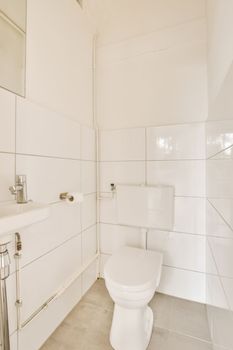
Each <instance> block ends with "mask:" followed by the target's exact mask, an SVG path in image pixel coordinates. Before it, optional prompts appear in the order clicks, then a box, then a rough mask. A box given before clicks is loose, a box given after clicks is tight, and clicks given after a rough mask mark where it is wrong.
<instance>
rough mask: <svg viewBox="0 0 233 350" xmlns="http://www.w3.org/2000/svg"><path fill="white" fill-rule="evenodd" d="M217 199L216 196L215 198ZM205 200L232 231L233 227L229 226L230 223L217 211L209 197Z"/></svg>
mask: <svg viewBox="0 0 233 350" xmlns="http://www.w3.org/2000/svg"><path fill="white" fill-rule="evenodd" d="M217 199H218V198H217ZM207 202H208V203H209V204H210V205H211V207H212V208H213V209H214V210H215V211H216V213H217V214H218V215H219V216H220V218H221V219H222V220H223V221H224V223H225V224H226V225H227V227H228V228H229V229H230V230H231V231H233V228H232V227H231V225H230V224H229V223H228V222H227V221H226V219H225V218H224V216H223V215H222V214H221V213H220V212H219V211H218V209H217V208H216V207H215V205H214V204H213V203H212V202H211V201H210V199H209V198H207Z"/></svg>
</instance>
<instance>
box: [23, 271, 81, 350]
mask: <svg viewBox="0 0 233 350" xmlns="http://www.w3.org/2000/svg"><path fill="white" fill-rule="evenodd" d="M81 285H82V282H81V277H80V278H78V279H77V280H76V281H75V282H74V283H73V284H72V286H71V287H70V288H69V289H67V290H66V292H65V293H64V294H62V295H61V297H60V298H58V299H56V300H55V301H54V302H52V303H51V304H50V305H49V307H47V308H45V309H43V311H42V312H41V313H40V314H39V315H38V316H37V317H35V319H34V320H33V321H32V322H30V323H29V324H28V325H27V326H26V327H25V328H23V330H22V331H21V332H20V334H19V348H20V349H28V350H29V349H30V350H38V349H39V348H40V347H41V346H42V344H43V343H44V342H45V341H46V339H47V338H48V337H49V336H50V335H51V334H52V333H53V331H54V330H55V329H56V328H57V327H58V326H59V324H60V323H61V322H62V320H63V319H64V318H65V317H66V315H67V314H68V313H69V312H70V311H71V310H72V308H73V307H74V306H75V305H76V304H77V302H78V301H79V300H80V299H81ZM38 330H39V331H38Z"/></svg>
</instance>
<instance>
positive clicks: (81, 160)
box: [0, 152, 96, 163]
mask: <svg viewBox="0 0 233 350" xmlns="http://www.w3.org/2000/svg"><path fill="white" fill-rule="evenodd" d="M0 153H1V152H0ZM16 155H17V156H27V157H39V158H48V159H61V160H75V161H80V162H92V163H96V161H95V160H91V159H81V158H72V157H59V156H53V155H43V154H33V153H20V152H16Z"/></svg>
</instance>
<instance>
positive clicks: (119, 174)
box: [100, 161, 145, 192]
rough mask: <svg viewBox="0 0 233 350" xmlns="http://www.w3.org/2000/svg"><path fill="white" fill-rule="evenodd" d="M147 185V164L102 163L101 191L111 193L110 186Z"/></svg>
mask: <svg viewBox="0 0 233 350" xmlns="http://www.w3.org/2000/svg"><path fill="white" fill-rule="evenodd" d="M111 183H115V184H131V185H133V184H134V185H139V184H144V183H145V162H141V161H139V162H106V163H105V162H101V163H100V191H101V192H110V184H111Z"/></svg>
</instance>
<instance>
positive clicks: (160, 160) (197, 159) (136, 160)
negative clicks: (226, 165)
mask: <svg viewBox="0 0 233 350" xmlns="http://www.w3.org/2000/svg"><path fill="white" fill-rule="evenodd" d="M145 161H146V162H148V163H151V162H192V161H206V159H205V158H190V159H186V158H183V159H182V158H175V159H174V158H173V159H146V160H145V159H123V160H100V161H99V162H98V163H126V162H128V163H131V162H145Z"/></svg>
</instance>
